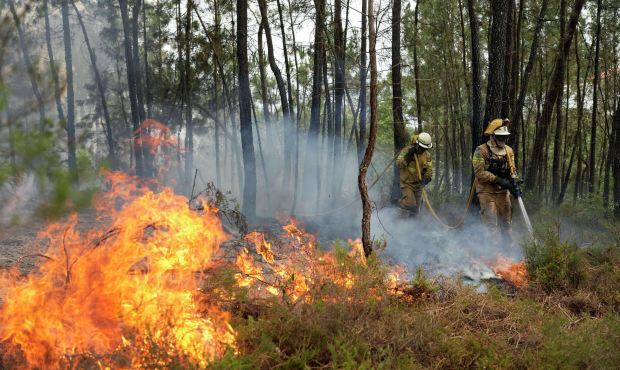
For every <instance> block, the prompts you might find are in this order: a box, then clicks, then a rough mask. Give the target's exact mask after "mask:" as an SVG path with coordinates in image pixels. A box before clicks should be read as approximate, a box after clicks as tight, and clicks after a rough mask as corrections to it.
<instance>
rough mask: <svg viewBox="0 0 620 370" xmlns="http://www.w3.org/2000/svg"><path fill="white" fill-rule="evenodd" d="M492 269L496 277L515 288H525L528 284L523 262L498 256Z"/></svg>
mask: <svg viewBox="0 0 620 370" xmlns="http://www.w3.org/2000/svg"><path fill="white" fill-rule="evenodd" d="M492 269H493V271H494V272H495V274H496V275H497V276H498V277H500V278H502V279H504V280H506V281H508V282H510V283H512V284H513V285H514V286H515V287H517V288H523V287H526V286H527V284H528V274H527V267H526V266H525V261H519V262H516V261H514V260H512V259H510V258H507V257H503V256H498V257H497V258H496V259H495V262H494V263H493V264H492Z"/></svg>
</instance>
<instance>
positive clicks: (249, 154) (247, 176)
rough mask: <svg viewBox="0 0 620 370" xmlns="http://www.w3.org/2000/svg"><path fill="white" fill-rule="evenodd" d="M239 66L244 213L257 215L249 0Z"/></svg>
mask: <svg viewBox="0 0 620 370" xmlns="http://www.w3.org/2000/svg"><path fill="white" fill-rule="evenodd" d="M237 68H238V73H239V75H238V78H239V127H240V132H241V148H242V151H243V164H244V165H243V173H244V184H243V213H244V214H245V216H246V217H248V218H249V219H253V218H254V217H255V216H256V161H255V157H254V141H253V136H252V107H251V101H250V99H251V96H250V73H249V70H248V1H247V0H237Z"/></svg>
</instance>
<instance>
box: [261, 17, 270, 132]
mask: <svg viewBox="0 0 620 370" xmlns="http://www.w3.org/2000/svg"><path fill="white" fill-rule="evenodd" d="M263 30H264V28H263V22H261V23H260V25H259V26H258V72H259V77H260V95H261V101H262V103H263V119H264V120H265V126H266V127H267V128H268V127H269V126H271V115H270V113H269V100H268V99H267V73H266V71H265V53H264V50H263V33H264V32H263Z"/></svg>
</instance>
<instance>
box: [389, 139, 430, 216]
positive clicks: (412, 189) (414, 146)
mask: <svg viewBox="0 0 620 370" xmlns="http://www.w3.org/2000/svg"><path fill="white" fill-rule="evenodd" d="M432 147H433V142H432V140H431V135H429V134H428V133H426V132H421V133H420V134H419V135H414V136H413V137H412V138H411V145H409V146H406V147H405V148H403V150H401V151H400V153H399V154H398V157H397V158H396V166H398V169H399V170H400V193H401V198H400V200H399V202H398V204H399V206H400V207H401V208H402V209H404V210H405V211H407V213H408V214H409V215H411V216H416V215H417V214H418V212H419V211H420V205H421V204H422V188H423V187H424V186H426V185H427V184H428V183H429V182H431V180H432V178H433V160H432V156H431V153H430V152H429V149H431V148H432Z"/></svg>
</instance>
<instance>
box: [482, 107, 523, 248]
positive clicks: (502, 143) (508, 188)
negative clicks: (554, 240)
mask: <svg viewBox="0 0 620 370" xmlns="http://www.w3.org/2000/svg"><path fill="white" fill-rule="evenodd" d="M508 123H509V121H508V120H507V119H504V120H502V119H499V118H498V119H494V120H493V121H491V122H490V123H489V125H488V126H487V128H486V130H485V131H484V134H485V135H486V136H489V140H488V141H487V142H486V143H484V144H482V145H480V146H478V147H477V148H476V150H475V151H474V155H473V158H472V164H473V167H474V176H475V180H474V184H475V186H476V193H478V199H479V200H480V208H481V209H480V216H481V218H482V222H483V223H484V224H485V225H487V226H488V227H489V229H490V230H491V231H492V232H494V233H496V234H500V237H501V238H502V239H504V240H505V241H506V240H508V241H510V240H511V236H510V232H511V223H512V204H511V199H510V194H511V193H512V194H513V195H515V196H520V195H521V190H520V189H519V186H518V185H517V182H516V180H515V179H516V177H517V171H516V168H515V166H514V152H513V151H512V148H511V147H509V146H508V145H506V139H507V138H508V136H509V135H510V131H509V130H508V126H507V124H508Z"/></svg>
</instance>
